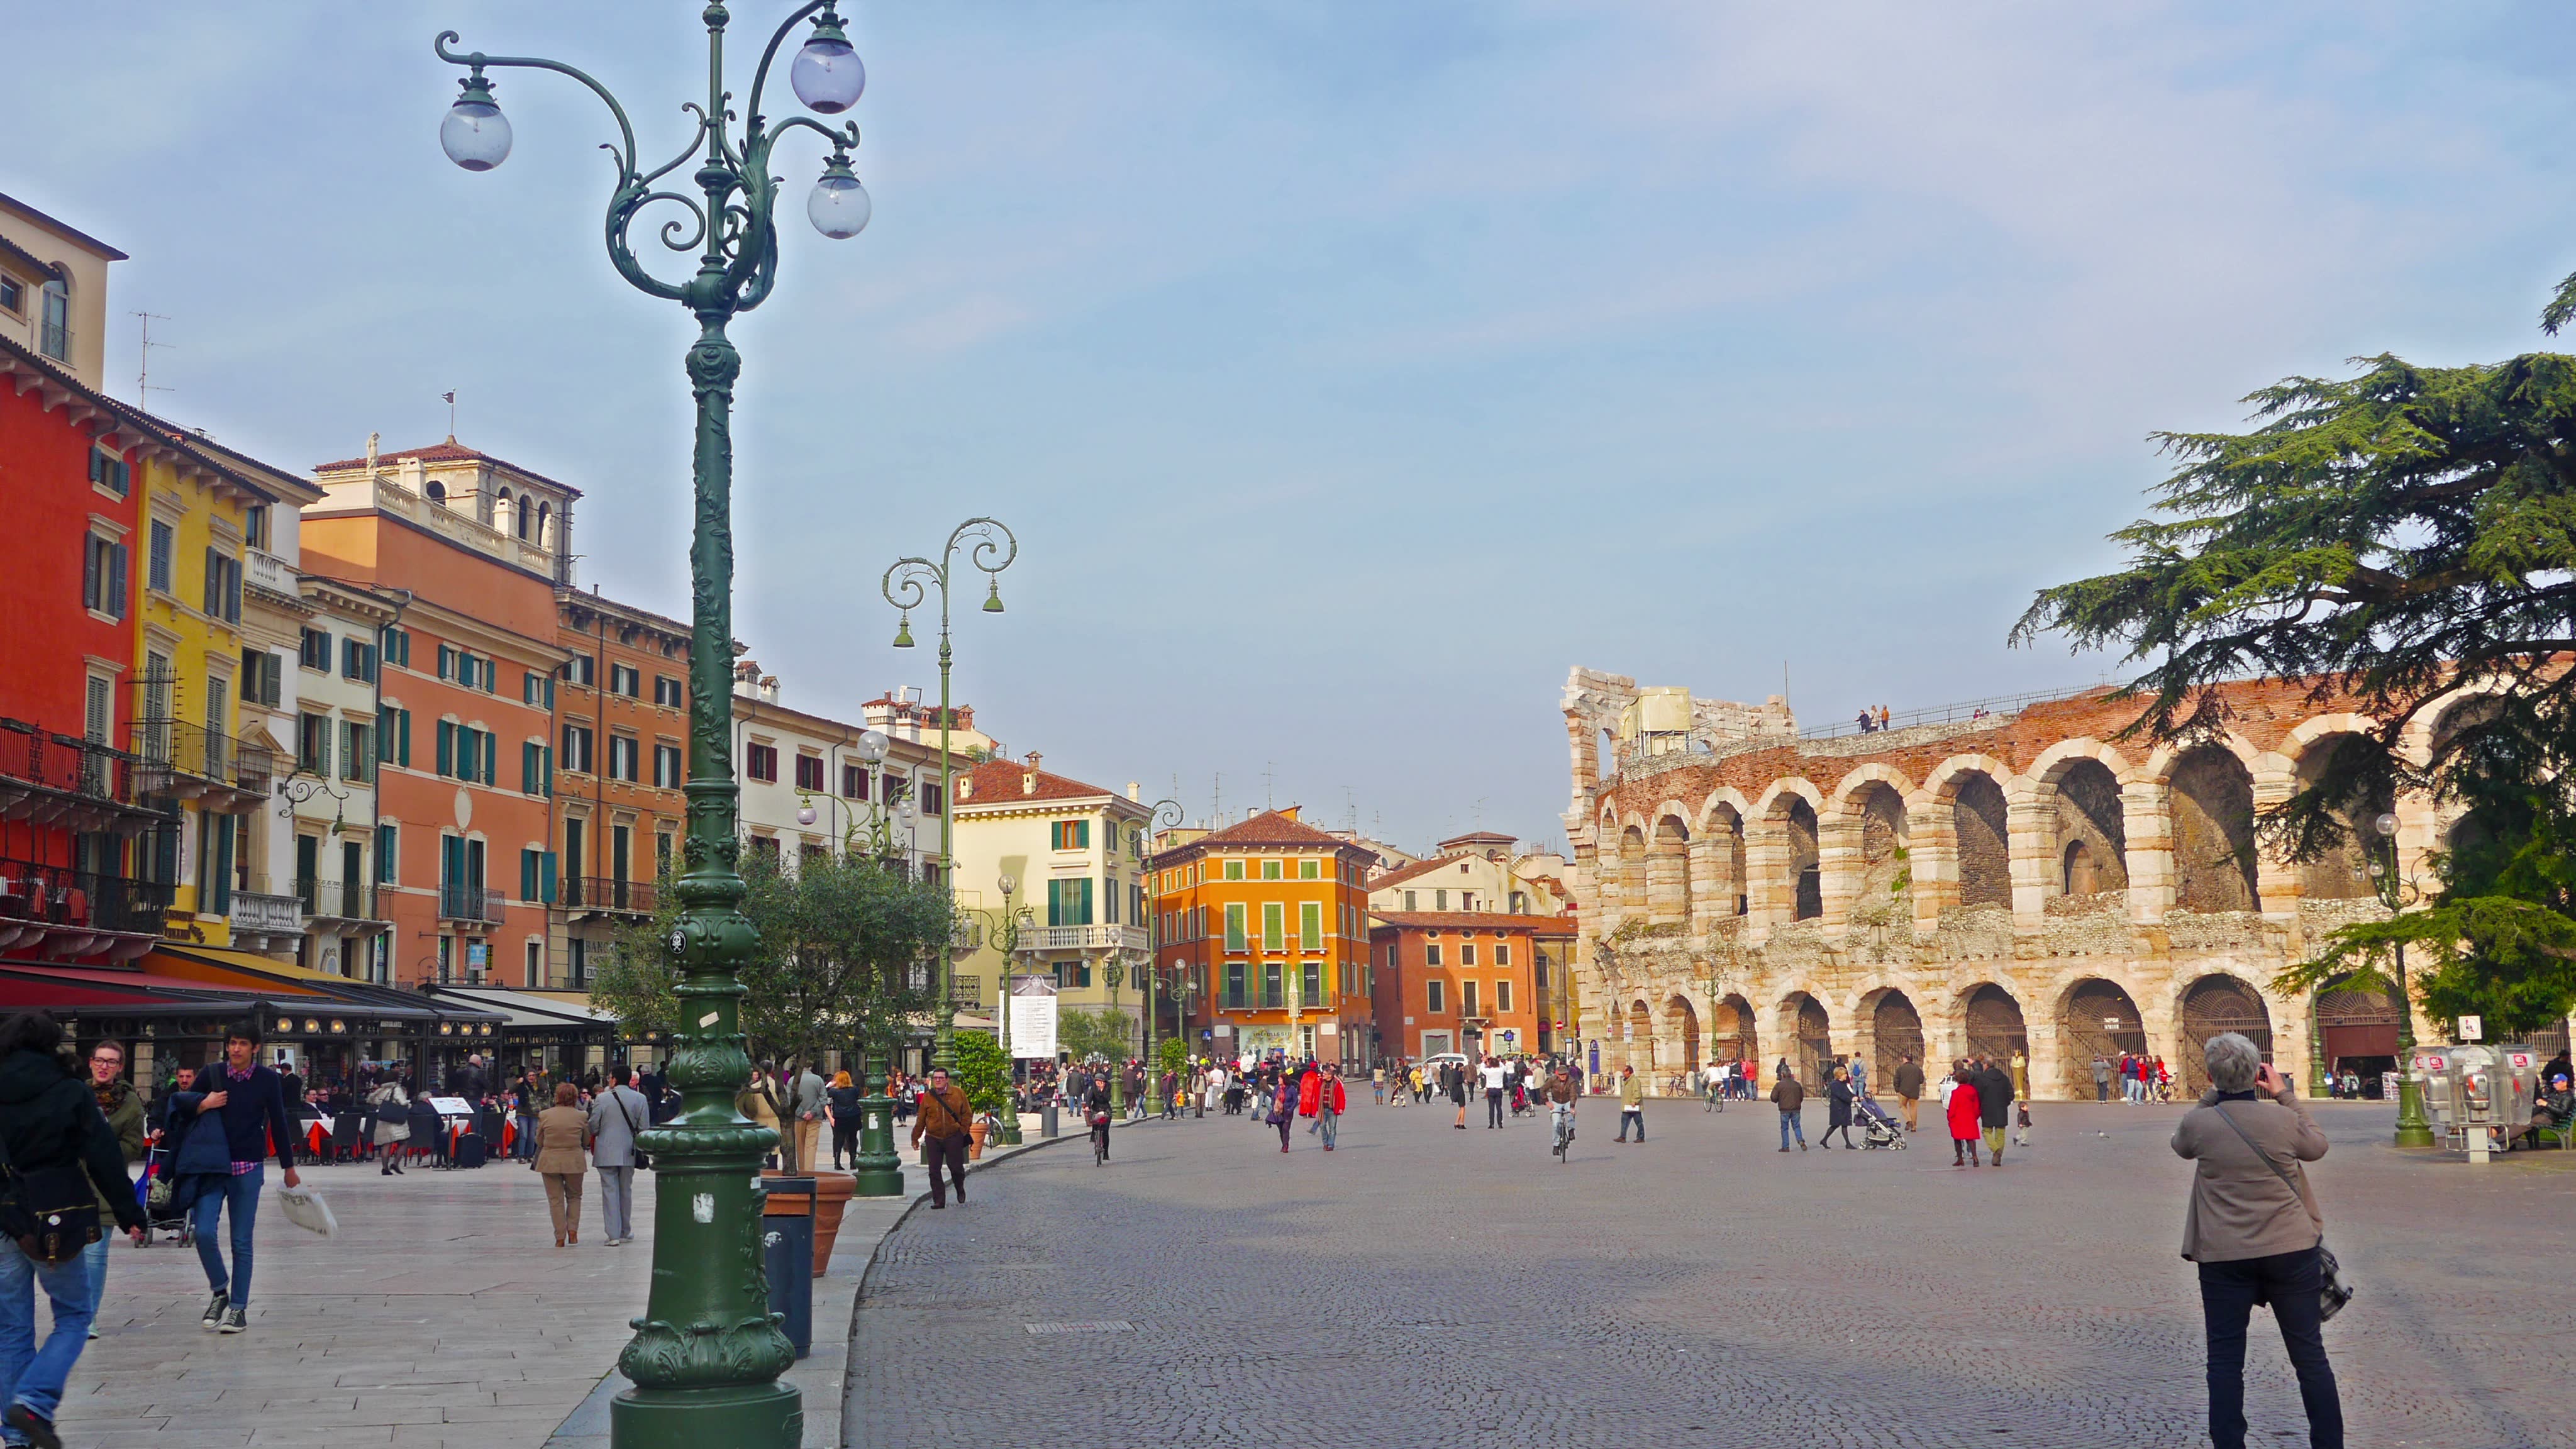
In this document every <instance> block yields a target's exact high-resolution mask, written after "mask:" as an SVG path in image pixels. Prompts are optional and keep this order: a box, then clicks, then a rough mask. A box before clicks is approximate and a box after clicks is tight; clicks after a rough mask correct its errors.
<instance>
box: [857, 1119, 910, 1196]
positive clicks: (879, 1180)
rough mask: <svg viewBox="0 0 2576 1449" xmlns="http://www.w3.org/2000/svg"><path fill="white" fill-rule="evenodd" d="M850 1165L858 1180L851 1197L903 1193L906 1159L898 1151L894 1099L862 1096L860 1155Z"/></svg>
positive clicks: (897, 1194) (901, 1194)
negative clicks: (896, 1153) (895, 1135)
mask: <svg viewBox="0 0 2576 1449" xmlns="http://www.w3.org/2000/svg"><path fill="white" fill-rule="evenodd" d="M850 1167H851V1170H852V1173H853V1175H854V1177H855V1180H856V1186H854V1187H853V1188H852V1189H851V1196H853V1197H901V1196H903V1159H902V1158H900V1157H898V1156H896V1155H895V1150H894V1102H893V1100H892V1099H891V1098H888V1097H885V1096H882V1095H880V1096H874V1097H862V1098H860V1099H859V1155H858V1156H857V1157H855V1158H852V1159H851V1161H850Z"/></svg>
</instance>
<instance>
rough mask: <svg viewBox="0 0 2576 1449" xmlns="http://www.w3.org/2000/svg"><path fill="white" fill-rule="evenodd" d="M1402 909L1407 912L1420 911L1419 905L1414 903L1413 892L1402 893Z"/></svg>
mask: <svg viewBox="0 0 2576 1449" xmlns="http://www.w3.org/2000/svg"><path fill="white" fill-rule="evenodd" d="M1404 908H1405V909H1406V910H1408V911H1418V910H1420V909H1422V908H1421V907H1420V906H1419V905H1416V904H1415V903H1414V899H1413V892H1411V891H1406V892H1405V893H1404Z"/></svg>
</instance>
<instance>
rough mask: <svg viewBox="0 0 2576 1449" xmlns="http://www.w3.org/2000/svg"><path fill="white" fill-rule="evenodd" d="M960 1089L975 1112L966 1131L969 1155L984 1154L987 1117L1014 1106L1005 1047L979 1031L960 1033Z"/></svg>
mask: <svg viewBox="0 0 2576 1449" xmlns="http://www.w3.org/2000/svg"><path fill="white" fill-rule="evenodd" d="M956 1043H957V1044H956V1052H957V1071H956V1074H955V1079H956V1082H957V1089H958V1090H959V1091H961V1092H964V1093H965V1094H966V1104H967V1105H968V1106H970V1107H972V1108H974V1109H975V1123H974V1125H973V1126H972V1127H969V1128H968V1129H967V1130H966V1135H967V1138H968V1142H967V1147H966V1155H967V1156H968V1157H969V1158H977V1157H982V1156H983V1155H984V1133H985V1125H986V1124H985V1121H984V1117H985V1114H987V1113H991V1112H999V1111H1001V1110H1002V1109H1003V1108H1005V1107H1008V1106H1009V1105H1010V1103H1011V1063H1010V1059H1009V1058H1007V1057H1005V1056H1003V1055H1002V1044H1001V1043H1000V1042H999V1041H997V1040H995V1039H994V1038H992V1037H989V1036H986V1035H985V1034H984V1033H982V1032H980V1031H964V1032H959V1033H958V1034H957V1038H956Z"/></svg>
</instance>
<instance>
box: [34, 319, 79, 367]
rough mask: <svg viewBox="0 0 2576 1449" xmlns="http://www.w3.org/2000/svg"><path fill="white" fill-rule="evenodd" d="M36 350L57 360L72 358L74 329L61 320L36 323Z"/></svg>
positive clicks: (63, 360)
mask: <svg viewBox="0 0 2576 1449" xmlns="http://www.w3.org/2000/svg"><path fill="white" fill-rule="evenodd" d="M36 350H37V351H38V352H41V353H43V354H45V355H46V356H47V357H50V358H52V359H53V360H54V361H56V362H69V361H71V360H72V329H71V328H69V327H67V326H65V325H63V324H62V323H60V322H39V323H37V324H36Z"/></svg>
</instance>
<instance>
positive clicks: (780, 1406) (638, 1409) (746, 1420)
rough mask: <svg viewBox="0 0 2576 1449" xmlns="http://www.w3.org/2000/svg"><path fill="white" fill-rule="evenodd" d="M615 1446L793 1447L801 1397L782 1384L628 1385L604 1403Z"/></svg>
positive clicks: (801, 1422) (798, 1434)
mask: <svg viewBox="0 0 2576 1449" xmlns="http://www.w3.org/2000/svg"><path fill="white" fill-rule="evenodd" d="M608 1436H609V1442H611V1443H612V1444H614V1445H616V1449H708V1446H710V1445H716V1444H722V1445H725V1446H726V1449H736V1446H740V1449H796V1446H797V1445H799V1444H801V1443H803V1442H804V1439H805V1396H804V1395H803V1394H801V1393H799V1392H797V1390H796V1389H795V1388H794V1386H792V1385H789V1384H782V1383H775V1382H773V1383H766V1384H758V1385H745V1386H741V1387H730V1386H729V1387H725V1388H714V1389H628V1390H627V1391H626V1392H624V1393H622V1394H619V1395H618V1396H617V1397H616V1398H614V1399H611V1400H609V1401H608Z"/></svg>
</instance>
